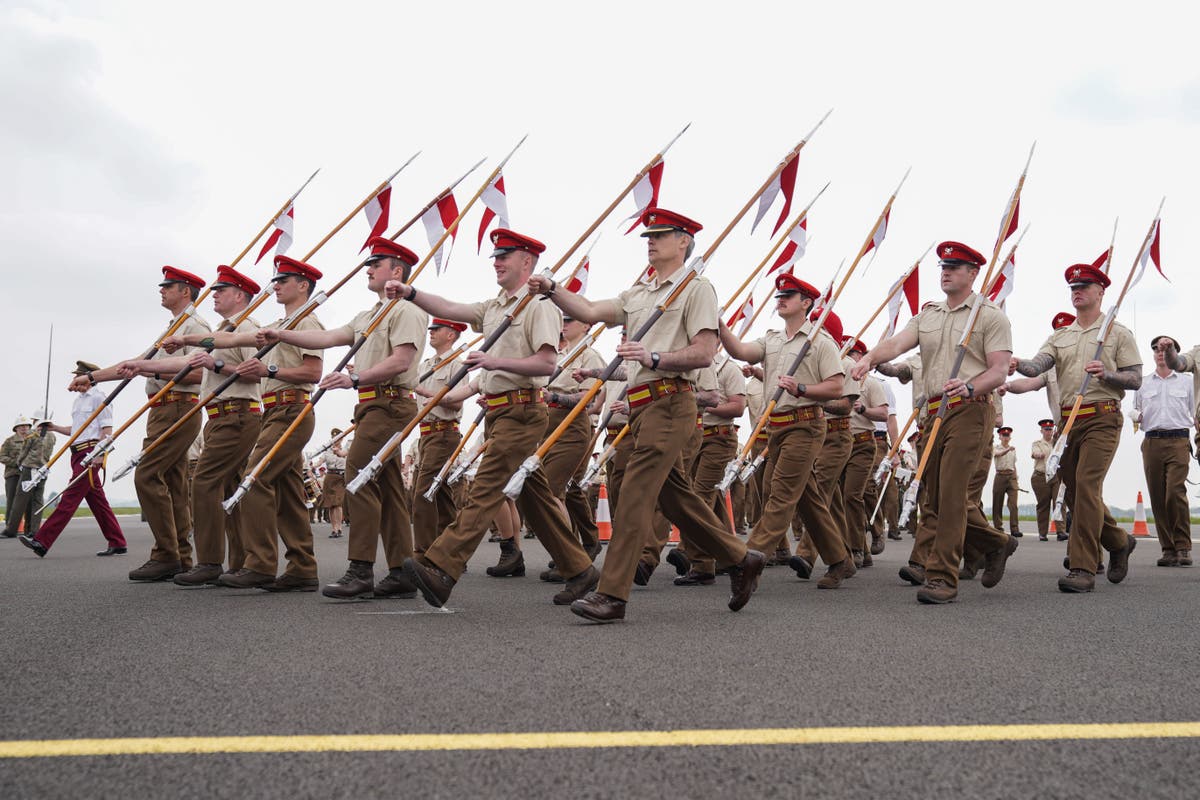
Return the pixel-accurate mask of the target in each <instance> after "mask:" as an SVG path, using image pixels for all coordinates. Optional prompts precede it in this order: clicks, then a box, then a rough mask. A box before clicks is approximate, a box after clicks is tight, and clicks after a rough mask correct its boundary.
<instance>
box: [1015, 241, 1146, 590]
mask: <svg viewBox="0 0 1200 800" xmlns="http://www.w3.org/2000/svg"><path fill="white" fill-rule="evenodd" d="M1065 277H1066V281H1067V283H1068V284H1069V285H1070V287H1071V305H1072V306H1074V308H1075V312H1076V314H1077V317H1076V319H1075V321H1074V322H1072V323H1071V324H1070V325H1068V326H1067V327H1065V328H1060V329H1059V330H1057V331H1055V332H1054V333H1053V334H1051V335H1050V338H1049V339H1047V340H1046V343H1045V344H1043V345H1042V348H1041V350H1039V351H1038V354H1037V355H1036V356H1034V357H1033V358H1032V359H1029V360H1025V359H1016V358H1013V359H1011V365H1010V371H1011V370H1016V371H1019V372H1020V373H1021V374H1022V375H1026V376H1028V377H1036V376H1038V375H1040V374H1042V373H1043V372H1046V371H1047V370H1049V369H1051V368H1052V367H1053V368H1054V370H1055V372H1056V373H1057V378H1058V385H1059V387H1060V389H1061V390H1062V400H1063V402H1064V404H1067V403H1068V402H1070V403H1073V398H1074V397H1075V396H1076V395H1078V393H1079V389H1080V388H1081V386H1082V384H1083V376H1084V374H1085V372H1086V373H1088V374H1091V376H1092V380H1091V381H1090V382H1089V383H1088V388H1087V392H1086V393H1085V394H1084V396H1083V398H1082V399H1083V403H1082V405H1081V406H1080V409H1079V413H1078V415H1077V417H1076V420H1075V423H1074V427H1073V428H1072V430H1071V433H1070V436H1069V437H1068V441H1067V445H1066V448H1065V450H1064V451H1063V456H1062V460H1061V462H1060V465H1059V469H1060V470H1061V472H1062V479H1063V483H1064V484H1066V487H1067V488H1066V501H1067V504H1068V505H1070V507H1071V511H1072V514H1073V517H1074V519H1073V522H1072V525H1073V530H1072V534H1073V535H1072V536H1071V538H1070V539H1069V543H1068V545H1067V554H1068V558H1069V560H1070V572H1069V573H1068V574H1067V575H1066V576H1064V577H1062V578H1059V581H1058V588H1059V590H1060V591H1063V592H1090V591H1092V590H1093V589H1095V586H1096V564H1097V563H1099V562H1100V548H1101V547H1103V548H1104V549H1105V550H1107V551H1108V552H1109V553H1110V554H1111V561H1110V562H1109V565H1108V573H1107V575H1108V580H1109V581H1110V582H1112V583H1120V582H1121V581H1122V580H1124V579H1125V576H1126V575H1127V574H1128V572H1129V554H1130V553H1132V552H1133V548H1134V547H1136V546H1137V540H1136V539H1134V538H1133V537H1132V536H1130V535H1129V533H1128V532H1126V531H1125V530H1123V529H1122V528H1120V527H1118V526H1117V523H1116V522H1115V521H1114V520H1113V518H1112V515H1111V514H1110V513H1109V512H1108V507H1107V506H1106V505H1105V504H1104V498H1103V497H1102V491H1101V490H1102V488H1103V486H1104V476H1105V475H1106V474H1107V473H1108V467H1109V465H1110V464H1111V463H1112V458H1113V455H1114V454H1115V453H1116V450H1117V443H1118V442H1119V441H1120V439H1121V423H1122V416H1121V398H1122V397H1123V396H1124V394H1125V392H1126V391H1127V390H1131V389H1133V390H1136V389H1138V388H1139V387H1140V386H1141V385H1142V372H1141V367H1142V365H1141V357H1140V356H1139V355H1138V352H1137V347H1136V346H1135V344H1134V341H1133V334H1131V333H1130V331H1129V329H1128V328H1126V327H1125V326H1124V325H1121V324H1120V323H1119V322H1116V321H1113V323H1112V327H1111V328H1110V329H1109V332H1108V335H1107V336H1105V337H1104V347H1103V349H1102V350H1101V352H1100V358H1098V359H1093V356H1094V355H1095V352H1096V339H1097V336H1098V335H1099V333H1100V328H1101V325H1102V324H1103V321H1104V315H1103V314H1102V313H1101V309H1100V304H1101V302H1102V301H1103V300H1104V290H1105V289H1106V288H1108V286H1109V285H1110V284H1111V283H1112V281H1111V279H1110V278H1109V277H1108V276H1107V275H1106V274H1104V273H1103V272H1101V271H1100V270H1099V269H1097V268H1095V267H1093V266H1091V265H1090V264H1076V265H1074V266H1071V267H1068V268H1067V270H1066V275H1065ZM1009 391H1016V390H1015V389H1014V388H1012V385H1011V384H1010V389H1009ZM1067 398H1072V400H1071V401H1068V399H1067ZM1069 412H1070V405H1064V406H1063V416H1064V417H1065V416H1066V415H1067V414H1068V413H1069Z"/></svg>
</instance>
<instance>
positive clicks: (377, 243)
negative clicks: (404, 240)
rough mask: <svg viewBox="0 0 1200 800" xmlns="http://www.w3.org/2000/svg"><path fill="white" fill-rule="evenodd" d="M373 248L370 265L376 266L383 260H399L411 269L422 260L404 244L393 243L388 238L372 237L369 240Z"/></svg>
mask: <svg viewBox="0 0 1200 800" xmlns="http://www.w3.org/2000/svg"><path fill="white" fill-rule="evenodd" d="M367 244H369V245H370V246H371V256H370V257H369V258H368V259H367V263H368V264H374V263H375V262H376V261H378V260H379V259H381V258H398V259H400V260H401V261H403V262H404V263H405V264H407V265H408V266H410V267H415V266H416V265H417V262H418V261H420V260H421V259H420V258H419V257H418V256H417V254H416V253H414V252H413V251H412V250H409V249H408V248H407V247H405V246H404V245H402V244H399V243H397V242H393V241H392V240H391V239H389V238H387V237H386V236H372V237H371V238H370V239H368V240H367Z"/></svg>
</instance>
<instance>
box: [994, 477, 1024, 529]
mask: <svg viewBox="0 0 1200 800" xmlns="http://www.w3.org/2000/svg"><path fill="white" fill-rule="evenodd" d="M1018 491H1019V489H1018V487H1017V472H1016V470H1011V469H1010V470H1005V471H1004V472H997V473H996V474H995V476H994V477H993V478H992V527H994V528H995V529H996V530H998V531H1002V530H1004V503H1005V498H1007V500H1008V529H1009V530H1010V531H1012V532H1013V533H1016V532H1017V531H1019V530H1020V529H1021V528H1020V524H1021V521H1020V517H1019V516H1018V513H1019V512H1018V511H1017V492H1018Z"/></svg>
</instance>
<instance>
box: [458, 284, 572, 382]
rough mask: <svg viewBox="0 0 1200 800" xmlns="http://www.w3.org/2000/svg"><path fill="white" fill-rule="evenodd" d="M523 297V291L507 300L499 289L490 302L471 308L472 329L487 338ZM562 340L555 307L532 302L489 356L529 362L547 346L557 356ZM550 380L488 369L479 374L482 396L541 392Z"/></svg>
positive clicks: (505, 295) (560, 315)
mask: <svg viewBox="0 0 1200 800" xmlns="http://www.w3.org/2000/svg"><path fill="white" fill-rule="evenodd" d="M525 294H526V293H525V292H524V291H522V292H518V293H517V294H515V295H513V296H512V297H509V296H508V293H507V292H505V291H504V290H503V289H501V290H500V293H499V294H497V295H496V296H495V297H493V298H492V299H491V300H484V301H483V302H480V303H475V304H473V305H472V306H471V310H472V315H473V316H472V318H471V320H470V322H471V329H472V330H474V331H475V332H476V333H482V334H483V335H484V336H490V335H491V334H492V331H494V330H495V329H496V328H497V327H499V326H500V323H502V322H503V321H504V318H505V317H506V316H507V315H508V314H509V312H511V311H512V310H513V309H514V308H515V307H516V305H517V303H519V302H520V301H521V298H522V297H524V296H525ZM561 338H562V312H561V311H559V310H558V306H556V305H554V304H553V303H550V302H542V300H541V299H540V298H534V299H533V300H532V301H531V302H530V303H529V304H528V305H527V306H525V310H524V311H522V312H521V315H520V316H519V317H517V318H516V319H515V320H513V324H512V325H510V326H509V328H508V330H506V331H505V332H504V335H503V336H501V337H500V338H499V339H497V340H496V343H495V344H494V345H492V349H491V350H489V351H488V352H489V353H490V354H491V355H493V356H496V357H497V358H529V357H530V356H532V355H533V354H534V353H536V352H538V351H539V350H541V349H542V348H543V347H545V346H546V345H549V346H550V347H551V348H552V349H553V350H554V351H555V352H558V340H559V339H561ZM549 379H550V376H549V375H538V376H531V375H518V374H517V373H515V372H506V371H504V370H491V369H487V370H480V371H479V378H478V384H479V391H480V392H481V393H482V394H500V393H501V392H512V391H516V390H517V389H540V388H542V387H543V386H545V385H546V383H547V381H549Z"/></svg>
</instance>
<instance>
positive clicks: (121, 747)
mask: <svg viewBox="0 0 1200 800" xmlns="http://www.w3.org/2000/svg"><path fill="white" fill-rule="evenodd" d="M1194 738H1200V722H1122V723H1113V724H1078V725H1076V724H1048V725H916V726H904V727H859V728H848V727H847V728H750V729H743V730H679V731H563V732H543V733H437V734H366V735H357V734H353V735H337V736H178V737H162V738H156V739H149V738H146V739H46V740H32V739H31V740H25V741H20V740H15V741H0V758H52V757H62V756H123V755H178V754H206V753H330V752H344V753H350V752H379V751H389V752H417V751H465V750H562V749H580V748H587V749H595V748H605V747H613V748H616V747H620V748H632V747H746V746H761V745H806V744H865V743H879V742H884V743H886V742H893V743H903V742H1002V741H1003V742H1020V741H1045V740H1053V739H1058V740H1069V739H1194Z"/></svg>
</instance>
